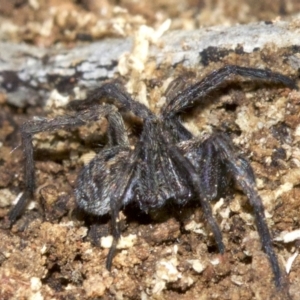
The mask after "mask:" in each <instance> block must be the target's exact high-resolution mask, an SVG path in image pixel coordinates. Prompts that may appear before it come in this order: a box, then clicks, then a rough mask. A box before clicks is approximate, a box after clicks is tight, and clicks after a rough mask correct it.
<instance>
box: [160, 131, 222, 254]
mask: <svg viewBox="0 0 300 300" xmlns="http://www.w3.org/2000/svg"><path fill="white" fill-rule="evenodd" d="M162 134H164V137H163V136H161V138H162V140H165V147H167V151H168V153H169V155H170V158H171V159H172V161H173V162H174V164H175V165H176V166H177V168H178V170H180V172H181V173H182V175H183V176H184V177H185V178H187V179H188V180H189V181H190V184H191V186H192V189H193V190H194V193H195V195H196V196H197V197H198V198H199V201H200V203H201V207H202V209H203V212H204V215H205V217H206V219H207V221H208V223H209V225H210V227H211V230H212V232H213V234H214V237H215V240H216V242H217V246H218V249H219V252H220V253H221V254H223V253H224V252H225V246H224V243H223V239H222V233H221V231H220V228H219V225H218V223H217V222H216V220H215V219H214V217H213V214H212V209H211V207H210V204H209V200H210V199H209V198H208V197H207V195H206V194H205V186H204V185H203V183H202V182H201V180H200V178H199V174H198V173H197V171H196V170H195V168H194V166H193V165H192V163H191V162H190V160H189V159H188V158H186V157H185V156H184V155H183V154H182V153H181V151H180V150H179V149H178V147H177V146H176V145H174V144H173V143H172V142H170V141H171V137H170V136H169V135H168V134H166V132H164V133H162Z"/></svg>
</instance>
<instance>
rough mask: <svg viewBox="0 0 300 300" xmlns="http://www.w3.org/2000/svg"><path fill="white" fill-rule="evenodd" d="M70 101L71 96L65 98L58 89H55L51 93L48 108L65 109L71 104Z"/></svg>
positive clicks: (47, 103)
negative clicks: (64, 107)
mask: <svg viewBox="0 0 300 300" xmlns="http://www.w3.org/2000/svg"><path fill="white" fill-rule="evenodd" d="M69 100H70V97H69V96H63V95H62V94H60V93H59V92H58V91H57V90H56V89H54V90H53V91H52V92H51V94H50V96H49V98H48V100H47V102H46V108H52V107H54V108H58V107H63V106H65V105H67V104H68V103H69Z"/></svg>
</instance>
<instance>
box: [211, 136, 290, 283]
mask: <svg viewBox="0 0 300 300" xmlns="http://www.w3.org/2000/svg"><path fill="white" fill-rule="evenodd" d="M207 142H208V143H211V144H212V145H213V146H214V147H215V149H216V150H217V151H218V153H219V156H220V157H221V158H220V159H221V160H222V161H223V162H224V163H225V164H226V166H227V169H228V171H229V172H230V174H231V176H232V177H233V179H234V180H235V181H236V182H237V184H238V185H239V186H240V187H241V188H242V190H243V192H244V193H245V194H246V195H247V197H248V199H249V202H250V204H251V206H252V207H253V211H254V214H255V220H256V225H257V229H258V232H259V236H260V239H261V243H262V247H263V249H264V251H265V253H266V254H267V256H268V259H269V261H270V264H271V267H272V270H273V274H274V279H275V284H276V286H277V287H282V286H283V285H284V281H285V279H284V277H283V275H282V272H281V270H280V267H279V263H278V259H277V256H276V254H275V252H274V249H273V246H272V238H271V234H270V231H269V228H268V226H267V223H266V220H265V213H264V206H263V203H262V200H261V198H260V196H259V194H258V192H257V188H256V183H255V177H254V173H253V169H252V167H251V166H250V164H249V162H248V161H247V160H246V159H245V158H243V157H242V156H241V155H239V154H237V150H236V148H235V147H234V145H233V143H232V141H231V140H230V139H229V137H228V136H226V135H225V134H215V135H214V136H211V137H210V138H209V141H207Z"/></svg>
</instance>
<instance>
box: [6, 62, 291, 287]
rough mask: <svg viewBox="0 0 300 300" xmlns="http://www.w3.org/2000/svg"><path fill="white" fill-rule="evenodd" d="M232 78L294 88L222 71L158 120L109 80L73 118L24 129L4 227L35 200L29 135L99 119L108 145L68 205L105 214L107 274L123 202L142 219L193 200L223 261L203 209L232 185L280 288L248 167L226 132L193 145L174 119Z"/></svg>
mask: <svg viewBox="0 0 300 300" xmlns="http://www.w3.org/2000/svg"><path fill="white" fill-rule="evenodd" d="M232 75H239V76H242V77H250V78H253V79H256V80H266V81H269V82H271V83H274V84H283V85H285V86H287V87H289V88H291V89H295V88H296V85H295V82H294V81H293V80H292V79H290V78H288V77H286V76H284V75H282V74H279V73H275V72H272V71H269V70H264V69H255V68H247V67H240V66H236V65H228V66H225V67H222V68H220V69H217V70H215V71H213V72H212V73H210V74H209V75H208V76H207V77H205V78H204V79H203V80H201V81H198V82H196V83H194V84H192V85H190V86H189V87H187V88H185V89H183V90H182V91H177V92H175V93H173V95H172V96H171V97H167V100H166V102H165V104H164V105H163V106H162V108H161V109H160V113H159V114H158V115H156V114H154V113H153V112H152V111H150V110H149V109H148V108H147V107H146V106H145V105H143V104H141V103H139V102H136V101H134V100H133V99H132V97H131V96H130V95H129V94H128V93H127V92H126V91H125V89H124V87H123V85H122V83H121V82H120V81H119V80H112V81H109V82H106V83H104V84H103V85H102V86H100V87H99V88H96V89H95V90H94V91H93V92H92V93H91V94H90V95H89V96H88V97H87V98H86V99H85V100H81V101H79V100H77V101H76V100H75V101H73V102H71V103H70V104H69V105H70V107H69V108H72V110H73V113H71V114H70V115H68V116H61V117H57V118H54V119H50V120H48V119H38V120H32V121H28V122H26V123H24V124H23V125H22V127H21V136H22V145H23V148H24V155H25V191H24V193H23V194H22V196H21V198H20V200H19V201H18V203H17V204H16V205H15V207H13V209H12V210H11V211H10V214H9V220H10V222H11V224H12V223H13V222H15V221H16V219H17V217H18V216H19V215H20V214H21V212H22V211H23V209H24V208H25V206H26V203H27V200H28V199H29V198H30V197H32V196H33V193H34V188H35V172H34V160H33V145H32V136H33V135H34V134H36V133H38V132H43V131H54V130H58V129H60V128H73V127H76V126H81V125H84V124H86V123H88V122H92V121H97V120H99V119H100V118H103V117H105V118H106V119H107V121H108V130H107V131H108V132H107V135H108V145H107V147H106V148H104V149H103V150H102V151H100V152H99V153H98V154H97V155H96V156H95V157H94V158H93V159H92V160H91V161H90V162H89V163H88V164H87V165H86V166H84V167H83V168H82V170H81V171H80V174H79V176H78V178H77V183H76V187H75V199H76V202H77V205H78V207H79V208H81V209H82V210H84V211H85V212H86V213H89V214H93V215H96V216H103V215H105V214H110V215H111V224H112V235H113V238H114V239H113V243H112V246H111V248H110V251H109V253H108V256H107V261H106V267H107V269H108V270H110V269H111V266H112V260H113V257H114V253H115V250H116V246H117V242H118V240H119V238H120V235H121V232H120V225H119V219H118V214H119V212H120V210H122V208H123V207H125V206H127V205H128V204H130V203H135V204H136V205H137V206H138V207H139V208H140V210H142V211H144V212H146V213H148V212H151V211H157V210H158V209H160V208H162V207H163V206H165V205H166V204H167V203H168V202H170V201H171V202H172V203H174V204H176V205H180V206H183V205H185V204H187V203H188V202H189V201H191V200H197V201H199V202H200V204H201V207H202V209H203V212H204V215H205V218H206V220H207V222H208V224H209V226H210V228H211V230H212V232H213V235H214V238H215V241H216V244H217V247H218V250H219V252H220V253H222V254H223V253H224V252H225V246H224V244H223V241H222V233H221V231H220V228H219V226H218V224H217V222H216V221H215V219H214V217H213V214H212V209H211V207H210V203H209V202H210V201H211V200H214V199H217V198H219V197H220V196H221V195H222V193H223V192H224V190H226V188H227V187H228V186H229V184H231V183H232V182H236V183H237V184H238V185H239V186H240V188H241V189H242V191H243V192H244V193H245V195H246V196H247V198H248V200H249V202H250V204H251V206H252V208H253V212H254V215H255V220H256V225H257V230H258V232H259V235H260V239H261V243H262V247H263V249H264V251H265V253H266V254H267V256H268V259H269V262H270V264H271V267H272V271H273V274H274V280H275V284H276V286H277V287H281V286H282V284H283V283H282V282H283V275H282V272H281V270H280V267H279V263H278V260H277V257H276V254H275V252H274V249H273V246H272V238H271V235H270V231H269V229H268V227H267V224H266V221H265V213H264V206H263V203H262V200H261V198H260V196H259V194H258V192H257V188H256V184H255V176H254V172H253V169H252V167H251V165H250V163H249V162H248V160H247V159H246V158H245V157H244V156H243V155H241V154H240V153H239V151H238V149H237V148H236V146H234V144H233V142H232V141H231V140H230V138H229V136H228V135H227V134H226V133H222V132H219V131H216V132H215V133H213V134H212V135H211V136H209V137H208V138H206V139H205V140H200V139H198V138H196V137H193V135H192V133H191V132H190V131H188V130H187V129H186V128H185V127H184V126H183V124H182V122H181V118H180V117H181V113H182V112H184V111H186V110H187V109H188V108H189V107H192V106H193V105H195V104H197V103H198V102H199V101H200V100H203V98H205V97H207V96H208V95H209V94H210V93H211V92H212V91H214V90H216V89H218V88H219V87H220V86H221V85H222V84H223V83H225V82H226V81H227V79H228V78H229V77H231V76H232ZM170 88H171V89H172V86H171V87H170ZM125 113H132V114H134V115H135V116H136V117H138V118H139V119H140V120H141V121H142V130H141V132H140V134H139V135H138V137H137V141H136V143H135V144H134V145H132V144H130V142H129V139H128V135H127V133H126V129H125V125H124V121H123V116H124V114H125Z"/></svg>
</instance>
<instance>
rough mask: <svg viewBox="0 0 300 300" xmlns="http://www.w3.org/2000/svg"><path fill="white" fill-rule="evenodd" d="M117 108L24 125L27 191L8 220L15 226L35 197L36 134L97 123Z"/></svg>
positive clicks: (90, 111)
mask: <svg viewBox="0 0 300 300" xmlns="http://www.w3.org/2000/svg"><path fill="white" fill-rule="evenodd" d="M115 110H116V108H115V107H113V106H110V105H103V106H97V107H96V106H94V107H92V108H91V109H90V110H85V111H81V112H79V113H77V114H76V115H75V116H62V117H57V118H55V119H50V120H47V119H39V120H32V121H28V122H26V123H24V124H23V125H22V127H21V137H22V147H23V151H24V157H25V168H24V171H25V176H24V179H25V191H24V193H23V194H22V196H21V198H20V199H19V201H18V203H17V204H16V205H15V206H14V207H13V208H12V210H11V211H10V213H9V216H8V219H9V221H10V224H13V223H14V222H15V221H16V219H17V218H18V217H19V216H20V214H21V213H22V211H23V210H24V208H25V206H26V204H27V200H28V199H29V198H30V197H32V196H33V193H34V189H35V171H34V159H33V145H32V137H33V135H34V134H36V133H39V132H44V131H49V132H52V131H55V130H58V129H61V128H65V129H66V128H73V127H78V126H81V125H84V124H85V123H88V122H91V121H97V120H98V119H100V118H101V117H104V116H107V115H109V114H112V113H114V112H115Z"/></svg>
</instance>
